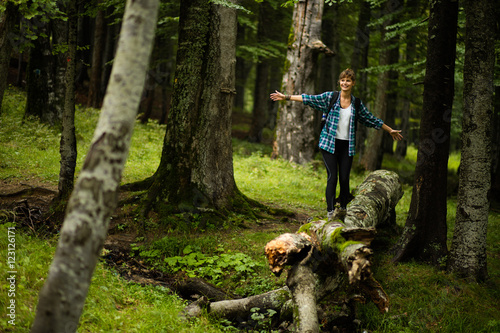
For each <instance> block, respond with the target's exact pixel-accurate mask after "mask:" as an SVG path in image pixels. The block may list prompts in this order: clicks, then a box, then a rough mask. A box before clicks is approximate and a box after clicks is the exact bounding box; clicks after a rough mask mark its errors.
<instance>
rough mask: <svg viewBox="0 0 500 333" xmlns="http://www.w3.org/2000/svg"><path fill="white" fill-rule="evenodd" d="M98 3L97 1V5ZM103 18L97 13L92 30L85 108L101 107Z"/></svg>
mask: <svg viewBox="0 0 500 333" xmlns="http://www.w3.org/2000/svg"><path fill="white" fill-rule="evenodd" d="M99 3H100V1H98V4H99ZM104 31H105V18H104V12H103V11H102V10H98V11H97V15H96V17H95V28H94V44H93V46H92V67H91V68H90V82H89V95H88V99H87V106H89V107H93V108H99V107H100V106H101V75H102V57H103V49H104V40H105V34H104Z"/></svg>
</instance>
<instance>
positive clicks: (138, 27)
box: [31, 0, 158, 333]
mask: <svg viewBox="0 0 500 333" xmlns="http://www.w3.org/2000/svg"><path fill="white" fill-rule="evenodd" d="M157 9H158V1H149V0H142V1H141V0H134V1H127V5H126V9H125V16H124V20H123V29H122V33H121V35H120V45H119V51H118V53H117V56H116V59H115V61H114V65H113V72H112V76H111V81H110V84H109V87H108V92H107V95H106V98H105V101H104V104H103V108H102V111H101V117H100V119H99V123H98V125H97V128H96V132H95V134H94V138H93V140H92V144H91V148H90V150H89V153H88V154H87V157H86V160H85V162H84V165H83V167H82V171H81V174H80V176H79V179H78V181H77V183H76V186H75V190H74V191H73V194H72V196H71V198H70V201H69V204H68V209H67V215H66V218H65V222H64V224H63V227H62V229H61V237H60V239H59V243H58V246H57V250H56V254H55V256H54V260H53V262H52V265H51V267H50V269H49V274H48V277H47V280H46V282H45V284H44V286H43V288H42V290H41V291H40V295H39V301H38V306H37V313H36V317H35V321H34V323H33V327H32V329H31V332H56V333H59V332H76V330H77V327H78V322H79V318H80V315H81V312H82V310H83V306H84V302H85V298H86V296H87V292H88V288H89V285H90V282H91V279H92V273H93V271H94V268H95V265H96V263H97V260H98V257H99V253H100V250H101V248H102V245H103V242H104V239H105V238H106V233H107V229H108V224H109V217H110V216H111V215H112V214H113V212H114V209H115V207H116V204H117V189H118V186H119V185H120V180H121V175H122V172H123V169H124V166H125V161H126V159H127V155H128V150H129V147H130V138H131V136H132V131H133V126H134V123H135V117H136V114H137V108H138V106H139V101H140V97H141V93H142V89H143V86H144V80H145V76H146V69H147V61H148V60H149V54H150V52H151V48H152V44H153V38H154V31H155V27H156V15H157Z"/></svg>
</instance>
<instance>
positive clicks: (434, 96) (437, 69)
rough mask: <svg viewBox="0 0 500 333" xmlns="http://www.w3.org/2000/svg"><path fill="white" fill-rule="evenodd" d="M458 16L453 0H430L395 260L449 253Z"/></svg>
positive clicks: (438, 260)
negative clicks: (408, 194) (408, 192)
mask: <svg viewBox="0 0 500 333" xmlns="http://www.w3.org/2000/svg"><path fill="white" fill-rule="evenodd" d="M457 18H458V2H457V1H454V0H440V1H435V2H432V4H431V10H430V18H429V32H428V45H427V65H426V74H425V80H424V98H423V103H424V104H423V109H422V119H421V123H420V143H419V149H418V156H417V166H416V168H415V179H414V183H413V184H414V185H413V194H412V199H411V204H410V211H409V215H408V218H407V220H406V225H405V228H404V231H403V235H402V236H401V238H400V240H399V243H398V245H397V247H396V249H395V257H394V260H395V261H402V260H409V259H412V258H414V259H417V260H419V261H424V262H430V263H432V264H433V265H435V266H438V267H439V266H440V265H441V264H442V263H443V259H444V258H445V256H446V254H447V246H446V232H447V226H446V214H447V208H446V198H447V193H446V188H447V175H448V155H449V146H450V123H451V111H452V104H453V94H454V91H453V90H454V72H455V51H456V36H457Z"/></svg>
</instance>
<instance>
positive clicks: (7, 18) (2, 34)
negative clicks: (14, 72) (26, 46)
mask: <svg viewBox="0 0 500 333" xmlns="http://www.w3.org/2000/svg"><path fill="white" fill-rule="evenodd" d="M6 6H7V7H6V9H5V12H3V13H2V15H0V115H1V114H2V101H3V95H4V93H5V89H6V88H7V78H8V75H9V67H10V56H11V53H12V49H13V44H12V43H13V40H11V38H12V36H13V32H12V30H13V29H14V26H15V24H16V19H17V15H18V12H17V8H16V6H15V5H14V4H13V3H12V2H10V1H9V2H7V4H6Z"/></svg>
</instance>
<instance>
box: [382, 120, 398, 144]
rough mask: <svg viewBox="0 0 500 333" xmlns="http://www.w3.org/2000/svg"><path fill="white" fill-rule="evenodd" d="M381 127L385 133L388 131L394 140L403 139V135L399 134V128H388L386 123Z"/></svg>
mask: <svg viewBox="0 0 500 333" xmlns="http://www.w3.org/2000/svg"><path fill="white" fill-rule="evenodd" d="M382 129H383V130H384V131H386V132H387V133H389V134H390V135H391V136H392V138H393V139H394V140H398V141H401V140H403V136H402V135H401V130H393V129H392V128H390V127H389V126H387V125H386V124H383V125H382Z"/></svg>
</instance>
